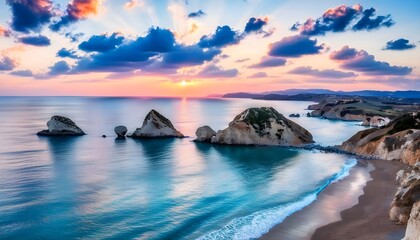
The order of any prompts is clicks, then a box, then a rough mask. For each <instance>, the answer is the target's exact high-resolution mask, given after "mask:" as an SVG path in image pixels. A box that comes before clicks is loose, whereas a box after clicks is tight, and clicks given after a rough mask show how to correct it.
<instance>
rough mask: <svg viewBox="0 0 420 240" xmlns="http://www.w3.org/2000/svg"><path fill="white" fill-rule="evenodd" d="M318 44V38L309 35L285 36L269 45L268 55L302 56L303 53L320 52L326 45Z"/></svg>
mask: <svg viewBox="0 0 420 240" xmlns="http://www.w3.org/2000/svg"><path fill="white" fill-rule="evenodd" d="M316 44H317V40H316V39H310V38H309V37H308V36H303V35H296V36H290V37H285V38H283V39H282V40H280V41H278V42H275V43H272V44H270V45H269V52H268V55H270V56H272V57H300V56H302V55H311V54H318V53H320V52H321V50H323V49H324V48H325V47H324V45H323V44H322V45H316Z"/></svg>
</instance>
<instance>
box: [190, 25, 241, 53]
mask: <svg viewBox="0 0 420 240" xmlns="http://www.w3.org/2000/svg"><path fill="white" fill-rule="evenodd" d="M240 40H241V36H240V35H239V34H238V32H235V31H233V30H232V29H231V28H230V27H229V26H227V25H225V26H223V27H220V26H218V27H217V29H216V32H215V33H214V34H211V35H205V36H202V37H201V39H200V41H199V42H198V45H199V46H200V47H202V48H211V47H219V48H222V47H225V46H228V45H234V44H238V43H239V42H240Z"/></svg>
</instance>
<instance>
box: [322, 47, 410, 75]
mask: <svg viewBox="0 0 420 240" xmlns="http://www.w3.org/2000/svg"><path fill="white" fill-rule="evenodd" d="M330 58H331V59H333V60H337V61H338V62H340V66H341V67H342V68H344V69H348V70H353V71H358V72H362V73H364V74H366V75H408V74H410V73H411V71H412V70H413V69H412V68H410V67H402V66H392V65H390V64H389V63H387V62H381V61H377V60H375V57H374V56H373V55H369V54H368V53H367V52H366V51H364V50H360V51H357V50H356V49H353V48H349V47H348V46H345V47H343V48H342V49H341V50H339V51H335V52H332V53H331V55H330Z"/></svg>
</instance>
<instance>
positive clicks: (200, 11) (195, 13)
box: [188, 10, 206, 18]
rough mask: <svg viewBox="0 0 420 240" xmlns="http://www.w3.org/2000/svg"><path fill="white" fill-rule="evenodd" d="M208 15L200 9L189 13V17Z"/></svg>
mask: <svg viewBox="0 0 420 240" xmlns="http://www.w3.org/2000/svg"><path fill="white" fill-rule="evenodd" d="M204 16H206V13H205V12H203V10H198V11H197V12H192V13H190V14H188V17H189V18H200V17H204Z"/></svg>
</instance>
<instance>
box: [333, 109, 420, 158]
mask: <svg viewBox="0 0 420 240" xmlns="http://www.w3.org/2000/svg"><path fill="white" fill-rule="evenodd" d="M341 149H342V150H344V151H348V152H352V153H354V154H358V155H362V156H367V157H375V158H380V159H385V160H399V161H401V162H403V163H406V164H409V165H414V164H415V163H416V162H419V161H420V112H416V113H407V114H404V115H402V116H400V117H398V118H396V119H394V120H393V121H392V122H390V123H389V124H388V125H386V126H383V127H381V128H376V129H375V128H372V129H367V130H364V131H360V132H358V133H356V134H355V135H354V136H353V137H351V138H350V139H349V140H347V141H345V142H344V143H343V144H342V145H341Z"/></svg>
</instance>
